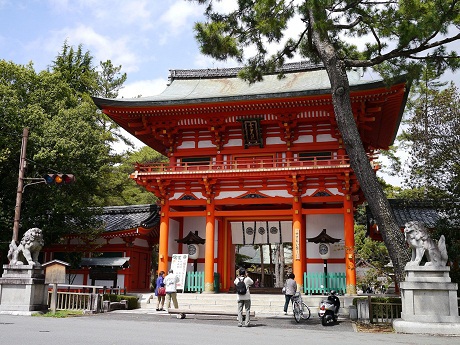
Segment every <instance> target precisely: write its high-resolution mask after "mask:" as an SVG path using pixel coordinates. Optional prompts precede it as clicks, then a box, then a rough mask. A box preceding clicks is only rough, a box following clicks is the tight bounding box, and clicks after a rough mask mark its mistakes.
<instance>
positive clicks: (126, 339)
mask: <svg viewBox="0 0 460 345" xmlns="http://www.w3.org/2000/svg"><path fill="white" fill-rule="evenodd" d="M0 339H1V343H2V344H3V343H4V344H9V345H24V344H34V345H50V344H64V345H80V344H82V345H83V344H85V345H88V344H98V345H106V344H107V345H108V344H110V345H126V344H128V345H143V344H148V345H157V344H158V345H160V344H161V345H164V344H167V345H194V344H202V345H235V344H238V343H239V344H243V343H247V342H248V341H249V342H253V343H255V344H264V345H280V344H281V345H284V344H288V343H291V344H292V343H309V344H315V345H316V344H340V345H348V344H350V345H351V344H353V345H359V344H385V345H388V344H416V345H425V344H426V345H437V344H450V345H451V344H453V343H457V341H459V340H460V338H459V337H454V338H453V337H441V336H429V335H405V334H388V333H356V332H354V329H353V326H352V323H351V322H349V321H342V322H340V323H339V324H338V325H334V326H331V327H327V328H326V327H323V326H321V324H320V322H319V320H318V319H317V318H313V317H312V319H310V320H308V321H304V322H301V323H300V324H297V323H296V322H295V321H294V319H293V318H292V316H291V317H259V318H257V319H256V320H254V321H253V322H252V323H251V327H248V328H244V327H242V328H238V327H237V325H236V320H233V319H230V318H216V317H214V318H204V319H184V320H180V319H177V318H175V317H172V316H169V315H165V314H162V315H160V314H145V313H143V314H139V313H126V312H111V313H105V314H97V315H88V316H81V317H70V318H63V319H58V318H48V317H31V316H13V315H0Z"/></svg>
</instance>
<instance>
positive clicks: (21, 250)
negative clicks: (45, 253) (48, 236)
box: [8, 228, 44, 265]
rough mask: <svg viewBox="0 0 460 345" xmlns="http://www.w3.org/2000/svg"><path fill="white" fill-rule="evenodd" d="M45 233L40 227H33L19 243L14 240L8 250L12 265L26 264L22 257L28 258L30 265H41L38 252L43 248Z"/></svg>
mask: <svg viewBox="0 0 460 345" xmlns="http://www.w3.org/2000/svg"><path fill="white" fill-rule="evenodd" d="M43 245H44V242H43V233H42V230H41V229H39V228H31V229H29V230H27V231H26V233H25V234H24V236H23V237H22V240H21V242H20V243H19V245H18V246H17V245H16V242H15V241H14V240H13V241H11V243H10V249H9V251H8V260H10V265H24V261H23V260H22V259H25V260H27V264H29V265H40V263H39V262H38V254H39V253H40V250H41V249H42V248H43Z"/></svg>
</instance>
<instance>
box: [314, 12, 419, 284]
mask: <svg viewBox="0 0 460 345" xmlns="http://www.w3.org/2000/svg"><path fill="white" fill-rule="evenodd" d="M309 19H310V25H311V27H312V28H315V18H314V16H313V12H312V11H311V10H310V12H309ZM323 37H327V36H326V35H325V34H321V33H320V32H318V31H317V30H315V29H312V40H313V45H314V46H315V48H316V50H317V52H318V54H319V56H320V58H321V60H322V61H323V64H324V66H325V68H326V71H327V73H328V76H329V80H330V82H331V92H332V103H333V106H334V113H335V119H336V121H337V125H338V128H339V131H340V133H341V135H342V139H343V142H344V145H345V149H346V151H347V154H348V157H349V158H350V165H351V168H352V169H353V171H354V173H355V174H356V177H357V179H358V182H359V184H360V186H361V189H362V191H363V193H364V196H365V198H366V200H367V202H368V204H369V207H370V209H371V211H372V214H373V215H374V217H375V220H376V221H377V224H378V226H379V231H380V233H381V234H382V238H383V241H384V243H385V245H386V247H387V249H388V252H389V254H390V258H391V261H392V263H393V267H394V270H395V278H396V281H397V282H401V281H404V266H405V264H406V263H407V262H408V261H409V260H410V256H409V251H408V250H407V246H406V244H405V241H404V236H403V234H402V232H401V230H400V229H399V227H398V225H397V223H396V220H395V218H394V216H393V212H392V211H391V208H390V205H389V203H388V200H387V198H386V196H385V194H384V193H383V189H382V187H381V185H380V184H379V182H378V179H377V176H376V175H375V172H374V171H373V169H372V167H371V165H370V162H369V159H368V157H367V155H366V151H365V150H364V146H363V143H362V140H361V137H360V135H359V132H358V128H357V126H356V122H355V120H354V117H353V110H352V107H351V101H350V87H349V82H348V77H347V75H346V70H345V66H344V64H343V62H342V61H341V60H340V59H339V58H338V55H337V52H336V51H335V49H334V47H333V45H332V44H331V43H330V42H329V40H327V38H326V39H325V38H323Z"/></svg>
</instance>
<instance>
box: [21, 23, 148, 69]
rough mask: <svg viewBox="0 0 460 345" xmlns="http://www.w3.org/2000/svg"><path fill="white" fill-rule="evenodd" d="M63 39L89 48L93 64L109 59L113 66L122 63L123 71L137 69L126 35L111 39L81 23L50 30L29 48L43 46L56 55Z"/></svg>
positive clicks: (74, 44) (136, 62) (40, 47)
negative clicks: (53, 30)
mask: <svg viewBox="0 0 460 345" xmlns="http://www.w3.org/2000/svg"><path fill="white" fill-rule="evenodd" d="M65 40H67V43H68V44H69V45H70V46H74V47H76V46H78V45H79V44H82V45H83V50H84V51H86V50H89V51H90V52H91V55H92V56H93V57H94V60H93V62H94V64H95V65H99V62H100V61H106V60H111V61H112V63H113V64H114V65H115V66H118V65H122V66H123V71H124V72H135V71H138V70H139V61H140V59H139V58H138V57H137V55H136V54H135V53H134V52H133V51H132V50H131V49H130V47H129V44H130V42H131V41H130V39H129V38H128V37H126V36H122V37H118V38H116V39H112V38H110V37H107V36H104V35H101V34H99V33H97V32H96V31H95V30H94V28H92V27H90V26H86V25H83V24H79V25H77V26H76V27H74V28H63V29H61V30H59V31H55V32H52V33H51V34H50V35H49V36H48V37H46V39H44V38H43V37H42V38H40V39H39V40H37V41H34V42H33V43H32V45H31V46H30V47H29V49H43V47H45V49H46V50H48V51H50V52H54V53H55V55H58V53H59V52H60V51H61V50H62V45H63V43H64V41H65Z"/></svg>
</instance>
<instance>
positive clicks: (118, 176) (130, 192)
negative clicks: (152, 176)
mask: <svg viewBox="0 0 460 345" xmlns="http://www.w3.org/2000/svg"><path fill="white" fill-rule="evenodd" d="M167 161H168V159H167V157H165V156H163V155H161V154H160V153H158V152H157V151H155V150H153V149H152V148H150V147H148V146H143V147H142V148H140V149H139V150H137V151H133V152H126V153H125V154H124V155H123V157H122V159H121V160H120V162H121V163H120V164H117V165H115V166H113V167H112V168H111V169H110V171H108V172H107V174H106V179H107V180H106V182H107V183H106V184H105V185H106V186H108V187H109V189H106V190H105V191H104V193H103V194H102V193H101V194H102V195H103V198H101V200H99V201H98V203H99V204H100V205H101V206H107V205H112V206H116V205H119V206H121V205H142V204H154V203H156V201H157V198H156V197H155V195H154V194H153V193H151V192H148V191H146V190H145V188H144V187H141V186H138V185H137V184H136V183H135V182H134V180H132V179H131V178H130V177H129V175H130V174H131V173H132V172H133V170H134V164H136V163H160V162H167Z"/></svg>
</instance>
